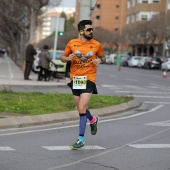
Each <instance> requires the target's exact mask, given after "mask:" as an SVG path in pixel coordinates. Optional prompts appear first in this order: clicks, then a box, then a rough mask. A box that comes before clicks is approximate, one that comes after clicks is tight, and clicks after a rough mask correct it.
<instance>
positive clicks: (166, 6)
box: [162, 0, 168, 58]
mask: <svg viewBox="0 0 170 170" xmlns="http://www.w3.org/2000/svg"><path fill="white" fill-rule="evenodd" d="M167 12H168V0H165V30H166V29H167ZM165 32H166V31H165ZM165 36H166V35H165ZM166 46H167V42H166V37H164V42H163V49H162V56H163V58H165V57H166V54H165V51H166Z"/></svg>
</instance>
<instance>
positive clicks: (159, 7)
mask: <svg viewBox="0 0 170 170" xmlns="http://www.w3.org/2000/svg"><path fill="white" fill-rule="evenodd" d="M165 11H166V0H138V1H136V0H128V3H127V20H126V24H127V25H129V24H133V23H135V22H139V21H148V20H151V19H152V18H153V17H154V15H157V14H160V13H164V12H165Z"/></svg>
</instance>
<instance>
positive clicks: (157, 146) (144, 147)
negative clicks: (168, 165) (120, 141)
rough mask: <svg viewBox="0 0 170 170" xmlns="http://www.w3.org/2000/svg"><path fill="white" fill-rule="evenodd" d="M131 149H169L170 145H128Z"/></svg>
mask: <svg viewBox="0 0 170 170" xmlns="http://www.w3.org/2000/svg"><path fill="white" fill-rule="evenodd" d="M128 146H131V147H133V148H138V149H156V148H157V149H161V148H170V144H134V145H128Z"/></svg>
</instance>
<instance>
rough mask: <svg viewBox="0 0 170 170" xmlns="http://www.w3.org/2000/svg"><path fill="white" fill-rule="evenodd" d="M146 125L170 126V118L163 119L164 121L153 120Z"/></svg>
mask: <svg viewBox="0 0 170 170" xmlns="http://www.w3.org/2000/svg"><path fill="white" fill-rule="evenodd" d="M146 125H151V126H170V120H166V121H162V122H152V123H148V124H146Z"/></svg>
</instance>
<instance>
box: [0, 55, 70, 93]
mask: <svg viewBox="0 0 170 170" xmlns="http://www.w3.org/2000/svg"><path fill="white" fill-rule="evenodd" d="M37 77H38V75H37V74H35V73H33V72H31V75H30V78H31V79H32V80H24V71H23V70H21V69H20V68H19V67H18V66H17V65H16V64H15V63H14V62H13V61H12V60H11V59H10V58H9V57H8V56H6V55H5V56H4V58H0V90H4V89H11V90H13V88H16V87H18V88H19V87H22V88H23V89H24V88H28V87H31V88H36V89H41V88H56V87H63V86H67V83H68V81H66V80H64V79H60V80H59V82H58V80H57V79H54V80H53V81H49V82H44V81H37Z"/></svg>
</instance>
